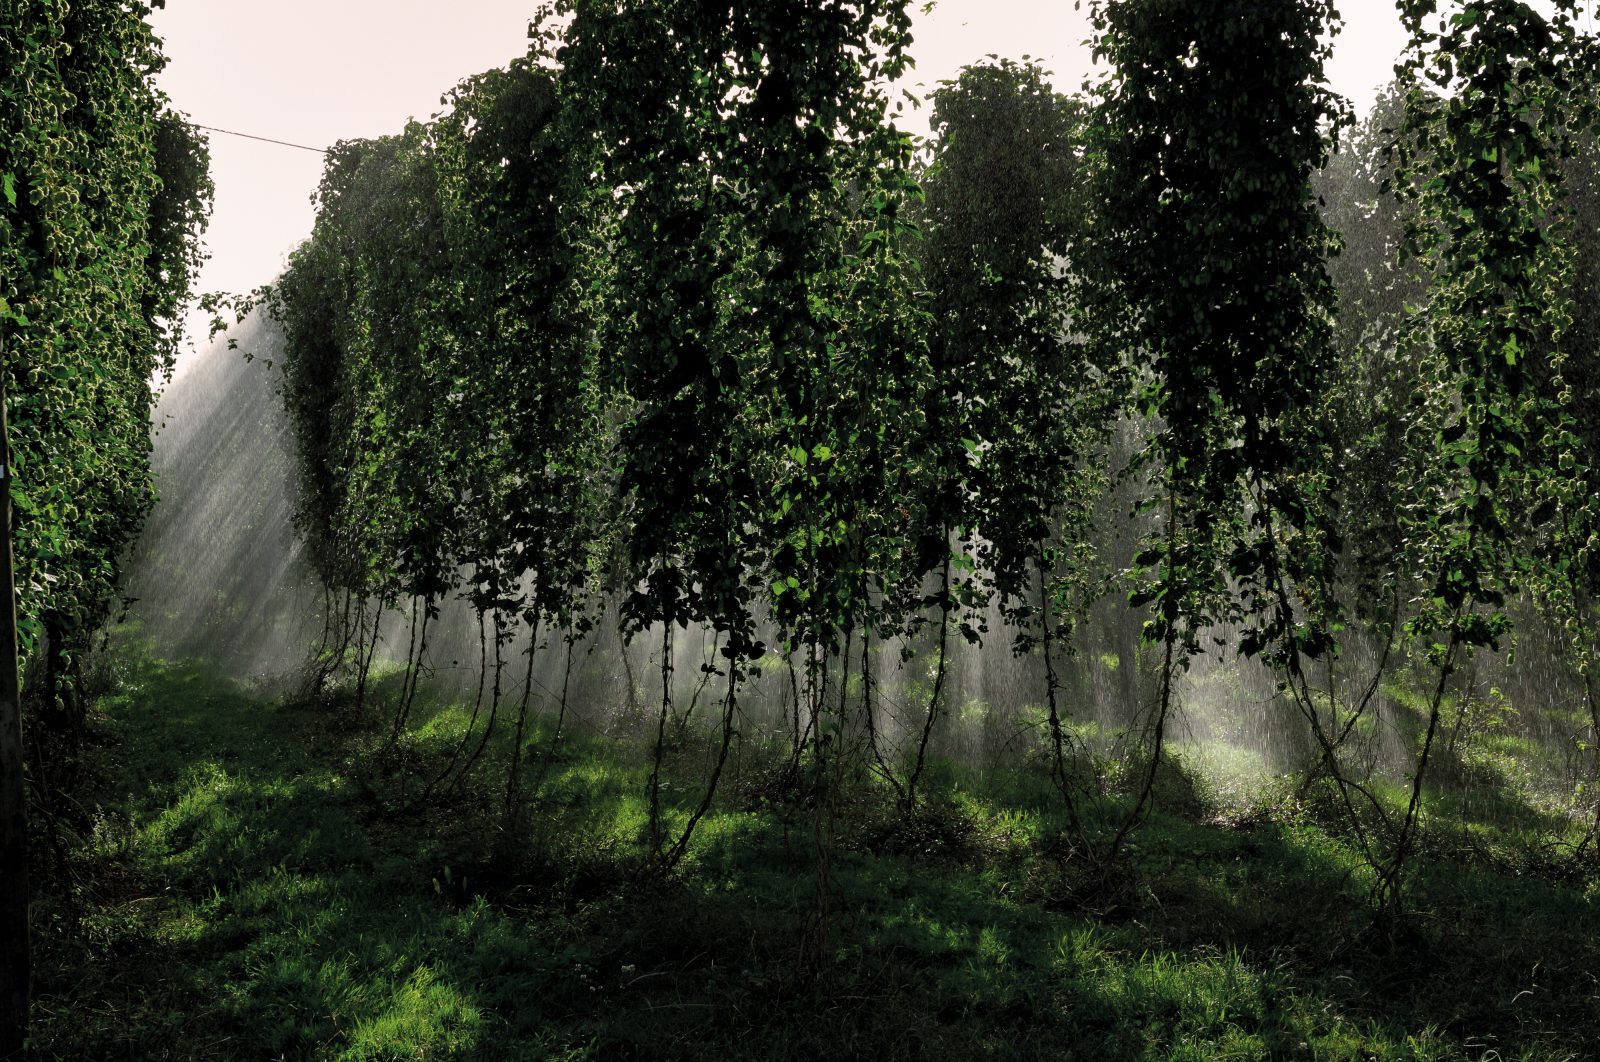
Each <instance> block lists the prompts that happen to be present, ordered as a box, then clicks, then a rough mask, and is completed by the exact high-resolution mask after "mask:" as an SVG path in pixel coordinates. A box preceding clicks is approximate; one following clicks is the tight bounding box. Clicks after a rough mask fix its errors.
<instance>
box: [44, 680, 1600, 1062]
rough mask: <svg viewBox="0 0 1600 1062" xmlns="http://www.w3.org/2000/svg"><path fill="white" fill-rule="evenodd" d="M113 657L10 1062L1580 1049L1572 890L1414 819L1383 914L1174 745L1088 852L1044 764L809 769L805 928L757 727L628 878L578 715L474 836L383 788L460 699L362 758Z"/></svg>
mask: <svg viewBox="0 0 1600 1062" xmlns="http://www.w3.org/2000/svg"><path fill="white" fill-rule="evenodd" d="M119 666H120V667H121V669H122V672H123V674H122V676H121V682H120V688H119V691H118V692H117V693H116V694H114V695H112V696H111V697H109V698H108V699H107V700H106V701H105V703H104V710H105V719H104V722H103V724H102V725H103V727H104V729H105V731H106V733H105V735H104V737H105V738H106V740H107V744H106V746H105V762H104V764H103V769H102V774H101V782H100V788H99V790H98V793H97V796H98V803H99V806H100V807H101V809H102V810H101V812H100V813H99V815H98V817H97V818H96V820H95V822H96V825H95V828H94V829H93V830H92V831H91V832H90V833H89V835H88V836H86V837H85V838H84V839H83V841H82V843H81V845H80V847H79V850H77V851H76V852H75V853H73V855H72V862H71V872H70V874H67V875H65V876H64V877H63V881H64V882H65V884H64V885H63V887H61V888H59V889H54V890H52V891H51V892H50V893H48V894H47V895H45V896H43V897H41V900H40V902H39V903H38V904H37V905H36V911H35V918H36V924H37V926H38V929H39V933H40V937H41V946H40V949H39V952H40V954H39V960H40V972H39V978H38V984H37V1010H36V1015H37V1018H38V1029H37V1032H38V1037H37V1041H36V1045H35V1053H36V1055H37V1057H39V1058H65V1059H100V1058H194V1059H218V1058H229V1059H232V1058H241V1059H242V1058H263V1059H266V1058H341V1059H342V1058H348V1059H398V1058H491V1059H492V1058H629V1057H637V1058H651V1059H661V1058H707V1059H710V1058H817V1057H827V1058H840V1059H843V1058H861V1057H871V1058H875V1059H900V1058H905V1059H911V1058H1003V1059H1018V1058H1022V1059H1030V1058H1039V1059H1055V1058H1061V1059H1072V1058H1080V1059H1106V1058H1130V1059H1140V1058H1147V1059H1167V1058H1191V1059H1213V1058H1237V1059H1254V1058H1293V1057H1304V1058H1350V1059H1368V1058H1379V1059H1447V1058H1479V1057H1500V1058H1538V1059H1560V1058H1575V1057H1585V1056H1587V1055H1589V1054H1590V1053H1592V1052H1593V1051H1594V1050H1595V1045H1596V1044H1597V1043H1600V983H1597V982H1596V980H1595V976H1596V974H1595V971H1600V910H1597V909H1596V899H1597V893H1596V890H1595V888H1594V886H1593V884H1592V883H1589V884H1585V882H1584V881H1582V880H1573V879H1571V878H1570V877H1568V878H1563V877H1562V876H1561V875H1560V874H1559V873H1557V872H1556V871H1555V870H1554V869H1552V868H1551V867H1550V866H1546V865H1544V864H1541V863H1539V862H1538V860H1537V859H1535V858H1533V856H1532V855H1531V854H1527V853H1529V852H1531V849H1525V848H1523V847H1518V845H1517V844H1516V843H1513V842H1511V841H1507V840H1505V837H1504V835H1503V833H1492V835H1490V840H1491V841H1493V842H1494V843H1496V844H1499V847H1498V848H1492V846H1490V847H1489V848H1486V849H1485V850H1484V851H1477V850H1472V851H1455V850H1453V849H1452V848H1451V847H1450V844H1449V843H1447V842H1448V841H1449V838H1451V837H1452V836H1453V835H1452V833H1451V829H1448V828H1442V829H1439V830H1437V831H1436V839H1435V840H1434V841H1431V842H1430V849H1429V858H1428V859H1427V860H1426V861H1425V862H1424V863H1423V864H1421V869H1420V871H1419V874H1418V877H1417V879H1416V883H1415V884H1416V891H1415V895H1414V899H1413V903H1414V907H1415V910H1416V916H1415V917H1414V919H1413V920H1412V922H1411V924H1410V925H1409V927H1408V928H1407V929H1406V931H1405V933H1404V934H1403V935H1402V936H1400V937H1399V938H1391V937H1389V936H1385V935H1380V934H1378V933H1376V932H1374V931H1373V930H1372V929H1371V919H1370V916H1369V914H1368V907H1367V890H1368V888H1369V887H1370V884H1371V881H1370V871H1369V870H1367V869H1366V868H1364V867H1363V866H1362V864H1361V861H1360V859H1359V858H1357V856H1356V855H1355V854H1354V852H1353V851H1352V850H1351V848H1350V847H1349V845H1348V844H1347V843H1345V841H1343V840H1342V839H1341V838H1340V837H1339V836H1338V835H1337V833H1336V832H1329V830H1328V829H1326V828H1323V827H1320V826H1319V825H1317V824H1318V823H1319V822H1323V821H1324V819H1323V817H1322V816H1320V815H1319V812H1318V809H1317V808H1316V807H1308V808H1305V809H1302V810H1301V811H1298V812H1291V811H1290V810H1286V809H1285V808H1284V807H1283V806H1279V807H1277V808H1276V809H1275V810H1274V811H1272V813H1270V814H1258V815H1255V816H1251V817H1248V818H1247V819H1245V820H1244V821H1246V822H1248V823H1249V825H1243V826H1241V825H1233V826H1229V825H1223V824H1221V822H1220V821H1219V820H1218V818H1217V816H1216V815H1215V814H1214V809H1213V808H1208V807H1206V806H1205V802H1206V800H1207V799H1209V798H1210V795H1209V794H1208V791H1207V790H1206V787H1205V786H1198V787H1195V786H1190V785H1188V783H1187V782H1186V780H1185V778H1184V777H1183V774H1182V771H1179V770H1174V771H1173V772H1171V777H1169V778H1164V779H1163V791H1164V793H1165V794H1166V796H1167V799H1166V800H1165V802H1164V804H1163V806H1162V807H1161V808H1159V809H1158V810H1157V811H1156V813H1155V814H1154V816H1153V817H1152V819H1151V821H1150V822H1149V823H1147V824H1146V826H1145V827H1144V828H1143V829H1142V830H1141V831H1140V832H1139V833H1137V834H1135V835H1134V838H1133V842H1132V844H1131V845H1130V847H1129V851H1128V858H1127V860H1126V862H1125V865H1123V866H1122V867H1120V868H1118V869H1117V870H1116V872H1115V873H1099V872H1091V871H1090V870H1089V869H1087V868H1086V866H1085V865H1084V864H1083V863H1082V861H1080V860H1075V859H1071V858H1064V857H1063V856H1064V853H1065V852H1066V844H1065V841H1064V837H1065V824H1064V822H1063V819H1062V815H1061V813H1060V809H1059V806H1058V804H1057V802H1056V801H1055V799H1054V798H1053V790H1052V789H1051V787H1050V784H1049V782H1048V779H1047V778H1046V777H1044V776H1043V774H1042V773H1038V772H1030V771H1025V770H1017V771H1009V772H1008V771H988V772H978V771H974V770H966V769H963V768H960V767H957V766H955V765H952V764H948V763H941V764H938V765H936V769H935V770H933V771H931V772H930V784H931V786H932V790H931V793H930V799H929V801H928V802H927V804H926V805H925V807H924V809H923V810H922V811H921V812H920V813H919V814H918V815H917V816H915V817H914V818H913V819H911V820H905V819H902V818H900V817H899V816H897V815H895V814H893V813H891V812H890V811H889V810H888V808H887V805H886V803H885V801H884V800H883V799H882V796H883V794H882V793H881V792H876V791H874V790H872V789H871V788H870V787H868V786H865V785H858V786H855V787H851V788H848V789H847V790H845V791H843V792H842V793H841V797H840V803H839V807H838V820H837V834H836V838H835V846H834V855H833V859H832V863H831V874H830V887H829V890H828V892H829V916H828V918H827V920H826V924H825V933H824V932H819V924H818V922H817V919H816V914H815V912H816V895H817V868H816V861H815V844H814V837H813V816H812V813H811V812H810V811H809V810H808V809H806V808H805V807H803V806H800V805H798V804H796V803H794V802H793V801H791V800H788V799H786V797H785V795H784V794H783V793H781V792H779V791H777V790H775V789H774V787H773V786H772V785H771V784H770V783H771V779H772V777H773V772H772V770H771V765H770V763H769V762H768V761H767V760H766V759H765V758H763V757H762V756H761V754H760V750H756V749H748V750H741V751H740V754H739V758H738V759H737V760H736V762H735V763H734V764H733V765H731V766H730V773H729V776H728V778H727V779H726V785H725V787H724V789H723V799H722V800H720V801H719V803H718V804H717V805H716V807H715V808H714V810H713V813H712V815H711V816H709V817H708V819H707V820H706V822H705V823H704V824H703V826H702V828H701V830H700V831H699V833H698V834H697V835H696V840H695V844H694V846H693V848H692V850H691V853H690V857H689V859H688V860H687V862H686V864H685V866H684V868H683V871H682V873H681V874H679V875H678V876H677V877H676V878H675V879H674V880H672V881H670V882H667V883H664V884H663V883H653V884H647V883H644V882H642V881H640V880H638V879H637V878H636V876H635V872H636V871H637V869H638V862H637V859H638V851H639V841H640V835H641V831H642V829H643V826H644V822H645V803H644V795H643V794H644V785H645V777H646V769H647V767H646V763H645V761H644V757H643V755H642V753H641V752H640V751H639V750H638V749H634V748H630V747H628V746H625V745H621V744H618V743H615V742H613V741H610V740H607V739H604V738H601V737H599V736H597V735H593V734H590V733H586V732H585V731H583V730H582V729H581V728H575V729H574V730H573V731H571V732H570V733H569V735H568V736H567V737H566V738H564V740H563V745H562V751H560V752H559V753H558V754H557V755H556V756H554V757H552V758H551V759H550V763H549V767H548V769H547V770H546V771H545V773H544V776H543V784H542V787H541V790H540V798H539V800H538V802H537V803H536V804H535V805H534V806H533V807H531V808H530V809H529V810H528V814H526V815H525V816H524V821H523V824H522V826H521V827H519V828H518V829H516V830H515V831H513V832H510V833H507V832H505V831H504V830H502V828H501V823H502V819H501V816H500V814H499V809H498V803H499V793H500V783H499V780H498V779H496V778H495V777H493V775H492V773H489V772H486V773H485V775H484V777H483V778H482V779H481V780H480V781H479V782H478V783H476V784H473V785H469V786H467V787H465V789H464V790H463V791H461V792H457V793H453V794H451V795H449V796H448V797H444V798H440V797H435V798H433V799H431V800H429V801H427V802H426V803H422V804H418V802H417V798H418V796H419V794H420V790H421V783H420V780H421V779H424V778H426V777H429V776H431V774H432V773H433V772H434V770H435V769H436V768H437V767H438V765H439V764H440V762H441V761H442V757H443V756H444V755H445V754H446V753H447V750H448V749H449V747H450V746H451V744H452V743H453V741H454V740H455V737H456V735H458V734H459V733H460V729H461V727H462V726H463V724H464V719H465V715H464V713H463V711H462V710H461V709H460V708H459V707H457V706H451V705H445V704H430V705H426V706H424V708H423V709H422V710H421V712H420V714H419V718H418V720H417V727H416V729H415V731H414V732H413V733H412V734H410V735H408V736H407V738H406V739H405V740H404V741H403V742H402V743H401V746H400V748H399V750H398V751H397V752H396V753H395V754H392V755H390V756H387V757H382V758H380V757H375V756H374V755H373V750H374V748H375V747H376V746H378V745H379V744H381V741H382V738H383V736H384V734H383V732H382V731H381V729H376V728H373V727H370V726H365V725H361V724H359V723H358V722H357V721H355V720H353V719H351V718H350V716H349V715H348V713H340V712H338V711H332V710H317V709H309V708H284V707H279V706H276V705H274V704H273V703H272V702H271V701H270V700H269V699H267V698H264V697H259V696H254V695H252V694H250V693H249V692H248V691H245V690H243V689H241V688H239V687H237V686H235V685H234V684H232V683H230V682H229V681H228V680H227V679H226V678H225V677H224V676H221V675H217V674H214V673H210V672H207V671H206V670H205V669H203V668H201V667H198V666H195V665H167V664H161V663H157V662H152V661H149V660H146V659H142V658H138V657H129V658H127V659H125V660H124V661H123V662H122V663H121V664H120V665H119ZM393 685H394V679H393V677H392V676H391V677H390V678H389V679H388V680H387V684H384V683H380V694H381V693H382V692H383V689H385V688H388V687H392V686H393ZM548 740H549V733H548V730H547V729H546V728H544V727H541V728H540V730H539V731H538V732H537V733H536V735H535V739H534V743H533V745H534V748H535V752H534V754H533V761H534V762H533V763H532V764H530V768H529V770H530V772H535V771H538V770H539V761H540V758H541V754H540V752H539V750H541V749H543V748H544V747H545V746H546V744H547V742H548ZM496 751H498V750H493V749H492V750H491V755H492V754H494V753H495V752H496ZM704 754H705V750H703V749H701V748H699V747H698V746H694V745H693V743H691V744H690V746H689V747H686V749H685V750H684V752H683V754H682V755H681V757H680V759H679V766H678V768H677V770H676V772H675V773H674V774H672V775H671V776H670V777H669V779H668V782H669V783H670V785H669V788H668V789H667V790H666V793H667V799H668V800H669V802H670V803H672V804H674V805H675V806H677V807H679V808H682V807H685V806H688V805H689V804H691V803H692V802H693V800H694V797H695V795H696V789H695V785H696V782H697V779H698V777H699V776H700V771H701V770H703V768H704ZM1225 766H1231V767H1233V768H1235V769H1237V770H1238V771H1241V772H1243V771H1247V770H1249V769H1251V768H1252V765H1251V764H1248V763H1243V762H1241V763H1238V764H1231V765H1230V764H1225ZM1485 792H1487V790H1486V791H1485ZM1461 793H1462V794H1463V795H1462V797H1461V799H1463V800H1464V799H1465V796H1466V795H1470V794H1469V791H1468V790H1466V789H1464V788H1463V789H1462V790H1461ZM1480 795H1481V794H1480ZM1180 797H1181V799H1180ZM1512 803H1513V805H1515V804H1516V801H1515V800H1513V801H1512ZM1119 810H1120V809H1118V808H1116V807H1114V806H1106V807H1100V808H1092V809H1090V814H1091V815H1092V816H1102V817H1105V818H1107V819H1109V818H1111V817H1114V816H1115V815H1116V814H1117V813H1119ZM1502 811H1503V809H1502ZM1448 814H1453V812H1451V811H1450V808H1449V806H1448V805H1447V804H1446V802H1445V800H1444V799H1441V801H1440V802H1439V810H1438V811H1437V812H1436V813H1435V816H1436V818H1438V819H1439V821H1440V822H1445V821H1446V817H1447V815H1448ZM1461 814H1462V815H1463V816H1465V814H1466V813H1465V812H1461ZM1497 814H1498V813H1497ZM1484 818H1485V822H1486V825H1484V826H1483V827H1482V828H1483V830H1485V831H1493V830H1500V829H1501V825H1500V824H1501V823H1503V822H1504V821H1506V820H1505V819H1504V818H1492V817H1489V816H1485V817H1484ZM1516 821H1518V822H1520V821H1521V820H1516ZM1453 824H1454V820H1449V825H1451V826H1452V827H1453ZM1527 828H1528V829H1530V830H1531V829H1532V828H1533V827H1532V825H1528V826H1527ZM1513 832H1514V831H1513ZM1430 836H1431V837H1433V836H1435V835H1430ZM1489 843H1490V842H1489V841H1485V845H1489ZM1519 852H1523V853H1525V854H1527V857H1526V858H1522V857H1519V856H1518V854H1517V853H1519ZM819 945H820V947H819ZM1490 1052H1495V1054H1490Z"/></svg>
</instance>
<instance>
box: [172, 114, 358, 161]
mask: <svg viewBox="0 0 1600 1062" xmlns="http://www.w3.org/2000/svg"><path fill="white" fill-rule="evenodd" d="M191 124H193V126H194V127H195V128H196V129H204V130H206V131H207V132H210V133H226V134H227V135H229V136H238V137H243V138H244V139H246V140H259V141H261V142H262V143H264V144H277V145H278V146H279V147H288V148H299V149H300V150H301V151H315V152H316V153H317V154H319V155H326V154H327V153H328V149H327V148H319V147H310V146H308V145H306V144H292V143H290V142H289V141H287V140H274V139H272V138H271V137H270V136H256V135H255V134H253V133H239V132H235V131H234V130H232V129H219V128H217V127H216V126H214V125H201V124H200V123H198V122H194V123H191Z"/></svg>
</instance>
